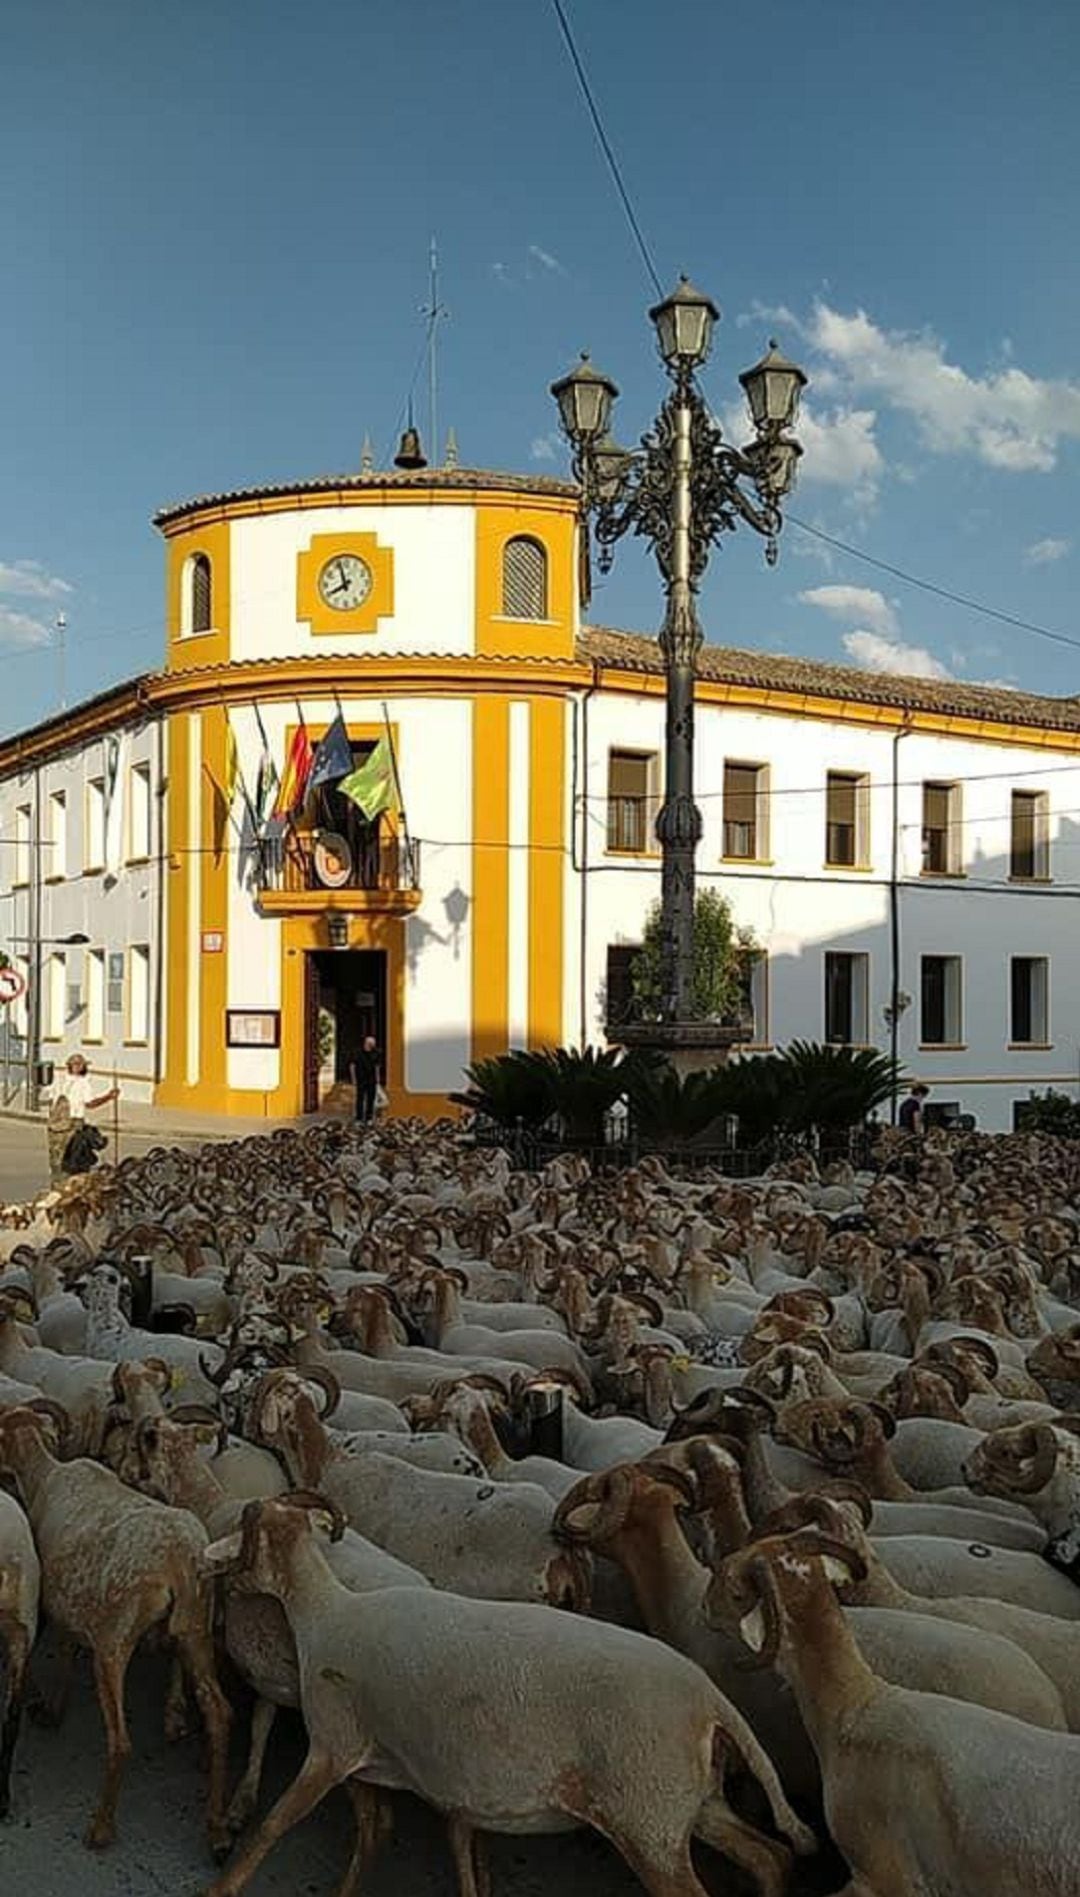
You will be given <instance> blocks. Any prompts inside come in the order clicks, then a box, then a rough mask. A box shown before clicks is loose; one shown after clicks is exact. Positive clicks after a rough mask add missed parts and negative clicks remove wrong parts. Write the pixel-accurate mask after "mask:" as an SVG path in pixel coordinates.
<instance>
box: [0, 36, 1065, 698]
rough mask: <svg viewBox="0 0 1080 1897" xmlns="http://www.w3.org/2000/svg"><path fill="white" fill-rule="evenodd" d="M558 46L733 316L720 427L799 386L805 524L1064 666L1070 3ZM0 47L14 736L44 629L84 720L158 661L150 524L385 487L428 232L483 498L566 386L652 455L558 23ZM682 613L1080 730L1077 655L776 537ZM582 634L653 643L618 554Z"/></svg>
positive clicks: (537, 462) (722, 375)
mask: <svg viewBox="0 0 1080 1897" xmlns="http://www.w3.org/2000/svg"><path fill="white" fill-rule="evenodd" d="M567 8H568V12H569V15H570V18H571V20H572V23H573V25H574V29H575V31H576V34H577V37H578V42H579V46H580V49H581V52H582V55H583V57H584V59H585V61H586V64H587V66H588V68H589V71H590V74H591V77H592V81H593V85H594V88H595V91H596V94H597V97H598V100H599V103H600V107H601V110H602V112H603V115H604V118H605V122H606V125H607V129H608V132H609V135H610V137H611V138H612V140H613V142H614V144H615V146H616V149H617V151H618V153H619V155H620V158H621V161H622V166H623V170H624V173H625V176H626V179H627V183H628V186H629V189H630V191H631V194H632V196H633V198H634V202H635V205H636V208H637V211H638V215H639V218H640V220H641V223H642V226H643V228H644V230H645V233H646V236H647V239H648V241H649V244H650V246H651V248H652V250H653V252H654V254H655V257H656V260H657V265H658V268H659V271H660V274H661V277H662V278H663V279H664V282H665V284H667V283H668V282H670V281H674V278H675V276H676V274H677V272H678V271H679V270H680V269H685V270H687V271H688V272H689V274H690V275H691V276H692V277H693V278H694V280H695V281H696V282H697V283H699V284H700V285H701V286H702V287H703V288H705V289H708V290H709V291H710V293H711V294H712V295H713V296H714V297H715V298H716V300H717V301H718V302H719V303H720V305H721V306H722V309H723V312H724V320H723V323H722V324H721V326H720V329H719V331H718V334H717V338H716V345H715V348H714V353H713V358H712V361H711V363H710V366H709V368H708V370H707V372H706V388H707V392H708V395H709V397H710V400H711V401H712V403H713V406H714V407H715V409H716V411H717V412H718V414H720V416H721V417H724V418H726V417H727V416H729V415H732V416H733V417H737V414H738V407H739V390H738V385H737V382H736V379H735V378H736V376H737V374H738V372H739V370H741V369H743V368H745V367H746V366H747V365H748V363H750V362H752V361H753V360H754V359H755V358H756V357H757V356H758V354H759V353H760V351H761V348H762V346H763V344H764V342H765V340H766V338H767V336H768V335H769V334H770V333H774V332H775V333H777V334H778V335H779V336H780V339H781V341H782V343H783V345H784V346H785V347H786V348H787V349H788V351H789V352H790V353H791V354H793V355H795V356H796V357H797V358H798V359H799V360H800V361H802V362H803V363H804V365H805V366H806V368H807V369H808V370H809V372H810V374H811V377H812V387H811V390H810V393H809V395H808V398H807V408H806V426H805V428H804V430H803V439H804V442H805V445H806V450H807V452H806V456H805V459H804V463H803V473H802V475H801V478H800V485H799V489H798V492H797V494H796V496H795V497H794V499H793V502H792V510H793V512H795V513H797V514H798V515H799V517H800V518H801V519H804V520H806V521H809V522H811V523H814V524H816V525H818V526H819V527H820V528H822V529H824V530H825V531H827V532H829V533H832V534H835V535H837V536H838V537H840V538H841V539H843V540H846V541H850V542H851V543H852V544H854V545H857V546H859V547H862V548H864V549H865V550H867V551H869V552H872V553H875V554H877V555H879V556H880V557H882V558H884V559H886V560H889V561H892V562H893V563H895V564H897V565H899V566H901V567H905V568H908V569H909V570H912V571H914V572H916V573H919V574H923V575H925V576H928V577H929V578H931V579H935V580H937V581H939V582H941V583H943V584H944V585H946V586H949V587H952V588H954V589H956V590H958V591H960V592H963V593H969V594H973V595H975V596H976V597H977V598H979V599H981V600H985V601H987V602H988V603H990V604H991V605H994V606H996V607H998V608H1000V609H1002V610H1004V611H1007V612H1011V613H1014V614H1018V615H1019V616H1021V617H1023V618H1026V619H1031V620H1035V621H1038V622H1040V623H1041V624H1043V625H1046V626H1049V627H1051V628H1054V629H1057V630H1059V631H1062V632H1065V633H1068V634H1071V635H1073V636H1075V637H1078V638H1080V616H1078V615H1077V613H1076V610H1075V604H1074V602H1075V597H1076V590H1077V573H1078V570H1080V522H1078V520H1077V493H1078V469H1080V247H1078V246H1077V244H1076V242H1075V227H1076V200H1077V187H1078V185H1080V111H1078V110H1077V105H1078V99H1077V81H1076V76H1075V75H1076V72H1077V70H1078V58H1080V14H1078V13H1077V11H1076V8H1075V5H1074V4H1072V0H1035V4H1033V5H1029V6H1027V7H1025V8H1020V7H1018V6H1017V5H1016V4H1015V0H980V3H979V4H978V5H976V4H975V3H974V0H950V4H949V5H948V6H947V7H942V6H941V5H940V4H935V5H933V6H931V5H929V4H927V0H908V4H907V5H906V6H904V7H903V8H900V7H898V6H897V5H896V4H895V0H889V4H885V0H858V3H856V0H844V3H841V0H816V4H815V5H813V6H807V5H806V4H805V0H801V3H800V0H773V4H771V5H770V6H768V7H757V8H751V7H749V6H747V5H745V4H731V5H728V6H720V5H717V4H716V0H685V4H684V6H683V7H682V8H680V9H676V10H675V11H674V12H673V11H672V10H671V9H668V8H658V7H656V6H654V5H651V4H649V5H646V4H644V0H567ZM680 23H684V26H683V31H682V32H681V33H678V37H675V35H676V32H677V28H678V26H679V24H680ZM3 41H4V44H3V76H2V78H0V106H2V109H0V247H2V255H3V257H4V261H5V266H6V267H5V273H4V277H5V281H4V288H3V293H2V295H0V416H2V418H3V427H2V433H0V664H2V665H3V667H4V677H5V682H6V684H7V686H8V689H7V691H6V692H5V700H4V710H3V715H2V717H0V726H2V728H3V729H5V730H10V729H12V728H14V727H15V726H17V725H20V724H23V723H26V722H29V721H30V720H32V719H34V718H37V717H40V716H42V715H44V714H45V713H46V712H48V711H49V710H51V709H52V708H54V706H55V704H56V702H57V693H58V689H59V682H58V672H57V661H56V657H55V654H54V653H53V651H52V650H51V649H50V647H49V646H48V644H45V643H43V641H44V640H45V639H46V637H47V636H48V635H49V633H50V631H51V627H52V625H53V622H54V619H55V616H56V613H57V612H58V611H63V612H64V613H65V614H66V616H67V619H68V635H67V637H68V682H67V683H68V696H69V699H71V698H74V697H77V696H81V695H83V694H85V693H87V692H89V691H92V690H95V689H99V688H101V687H102V686H104V685H106V684H108V683H109V682H110V681H112V680H115V679H118V678H122V677H126V676H129V675H130V674H131V673H133V672H136V671H139V670H142V669H145V668H149V667H151V666H153V665H155V664H157V663H158V662H159V659H160V655H161V651H162V588H161V573H162V558H161V548H160V543H159V542H158V539H157V536H156V535H155V534H154V532H153V530H152V529H151V528H150V526H149V517H150V515H151V514H152V512H153V511H154V510H155V508H157V507H158V506H160V505H162V504H164V503H166V502H168V501H172V500H177V499H180V498H182V497H184V496H187V495H190V494H195V493H199V492H202V491H206V490H208V489H217V488H223V487H229V486H232V485H242V484H245V483H250V482H261V481H272V480H281V479H289V478H292V477H300V476H307V475H313V474H318V473H325V472H330V471H337V470H341V469H348V468H355V467H356V466H357V465H358V463H359V456H360V445H361V441H362V439H363V436H364V434H365V431H367V432H370V434H371V437H372V440H373V443H374V444H375V448H376V452H377V455H378V456H379V457H380V459H381V458H384V457H385V456H386V455H387V453H388V452H389V451H392V447H393V441H394V432H395V428H396V427H397V426H399V424H400V416H401V410H402V406H403V403H404V400H405V396H406V392H407V389H408V385H409V381H410V377H411V376H412V374H413V370H414V366H415V364H416V361H417V357H418V352H419V350H420V347H421V343H422V334H423V332H422V323H421V319H420V316H419V314H418V308H419V305H420V304H421V303H422V302H423V300H424V298H425V295H426V291H427V248H428V241H429V237H430V235H431V233H432V232H434V233H436V234H437V236H438V241H439V248H440V254H441V259H442V293H443V300H444V302H445V303H446V305H447V306H448V307H449V310H450V312H451V314H450V318H449V320H448V321H447V322H446V323H444V325H443V326H442V333H441V338H440V381H441V400H440V416H441V421H442V424H443V427H444V428H445V426H447V425H450V424H452V425H453V426H454V428H455V429H456V432H457V438H458V443H459V448H460V453H461V459H462V462H463V463H465V464H468V465H473V466H481V467H494V468H518V469H528V468H534V469H536V470H537V471H539V472H543V473H555V472H562V471H563V469H564V466H565V461H564V456H563V450H562V447H561V445H560V444H559V442H558V440H557V438H556V435H555V430H554V414H553V409H552V405H551V402H550V399H549V397H548V394H547V385H548V383H549V382H550V380H551V379H552V377H553V376H555V375H557V374H559V373H561V372H562V371H563V370H564V369H565V368H566V367H567V366H568V365H569V363H570V362H571V361H572V360H573V358H574V356H575V355H576V353H577V351H578V349H580V348H581V347H583V346H585V347H588V348H590V349H591V350H592V353H593V356H594V358H595V359H596V360H597V361H598V362H599V363H600V364H601V365H602V366H603V367H604V368H606V369H607V370H608V371H609V372H610V373H611V374H612V375H613V376H614V377H615V379H616V381H617V382H618V383H619V384H620V386H621V388H622V391H623V395H622V399H621V401H620V404H619V408H618V411H617V418H616V427H617V431H618V432H619V433H620V435H621V437H622V438H624V439H628V440H629V439H633V438H635V437H636V435H637V434H638V433H639V432H640V430H641V429H642V428H643V427H644V426H646V425H647V423H648V421H649V419H650V417H651V415H652V413H653V410H654V408H655V406H656V404H657V402H658V400H659V399H660V396H661V393H662V377H661V374H660V372H659V368H658V365H657V362H656V359H655V355H654V352H653V347H652V332H651V329H650V327H649V325H648V322H647V319H646V317H645V310H646V307H647V305H648V304H649V303H650V302H651V301H652V300H653V297H652V292H651V286H650V284H649V282H648V279H647V277H646V274H645V271H644V267H643V264H642V261H641V258H640V256H639V254H638V252H637V251H636V249H635V247H634V244H633V241H632V239H631V236H630V233H629V231H628V229H627V227H626V224H625V222H624V219H623V216H622V213H621V210H620V207H619V204H618V202H617V200H616V197H615V195H614V191H613V189H612V186H611V183H610V180H609V178H608V176H607V174H606V172H605V170H604V168H603V164H602V160H601V158H600V156H599V153H598V151H597V149H596V145H595V142H594V137H593V133H592V129H591V127H590V125H589V123H588V120H587V118H586V114H585V110H584V106H583V103H582V100H581V98H580V95H579V93H578V91H577V89H576V85H575V81H574V78H573V74H572V72H571V70H570V67H569V64H568V61H567V58H566V54H565V50H564V47H563V45H562V42H561V40H560V37H559V34H558V30H557V26H556V22H555V19H554V16H553V13H552V10H551V7H550V5H549V4H548V0H462V3H461V4H458V5H456V6H451V5H448V4H446V0H389V3H387V0H381V3H380V4H375V3H374V0H307V4H305V5H304V6H303V7H297V6H296V5H295V4H288V5H286V4H282V3H281V0H246V3H245V4H243V5H239V4H233V5H231V6H222V5H221V4H220V0H187V3H186V4H185V6H183V7H182V8H165V7H160V6H147V5H146V4H144V0H93V3H92V4H90V5H87V4H86V0H77V3H75V4H72V3H71V0H8V4H7V6H6V7H5V9H4V33H3ZM425 401H426V397H425V392H424V380H423V377H422V376H421V378H420V381H419V383H418V385H417V409H418V420H419V421H420V422H421V423H422V424H423V423H424V422H425V419H426V417H425ZM702 606H703V618H704V620H705V624H706V627H707V632H708V636H709V637H710V638H712V639H716V640H720V641H724V642H729V643H736V644H747V645H761V646H765V647H770V648H772V649H776V650H784V651H789V652H794V653H799V654H804V655H811V656H818V657H821V658H832V659H840V660H843V659H851V658H855V659H857V660H858V661H859V662H861V663H866V664H870V665H877V666H879V667H882V666H885V667H888V666H890V665H893V666H895V665H897V664H899V665H900V667H901V669H910V668H911V666H912V665H915V666H916V667H917V668H918V669H922V670H925V669H927V668H928V667H940V668H943V670H945V671H947V672H949V673H953V674H955V675H956V676H958V677H964V678H972V679H995V680H1007V681H1015V682H1016V683H1017V684H1020V685H1022V686H1025V687H1029V688H1031V689H1036V690H1043V691H1048V692H1056V693H1065V692H1071V691H1077V690H1080V663H1078V661H1080V653H1073V652H1071V651H1069V650H1068V649H1066V648H1063V647H1060V646H1054V645H1052V644H1049V643H1047V642H1044V641H1041V640H1038V639H1033V638H1031V637H1029V636H1027V635H1025V634H1021V633H1019V632H1013V631H1010V630H1009V629H1008V628H1006V627H1004V626H1001V625H998V624H995V623H994V622H993V621H988V620H984V619H981V618H978V617H976V616H974V615H972V614H970V613H968V612H965V611H963V610H961V609H960V608H958V607H955V606H951V605H948V604H946V603H945V602H943V601H938V600H934V599H932V598H930V597H929V596H927V595H924V594H920V593H918V592H914V591H912V590H911V589H909V588H907V587H905V586H902V585H900V584H899V583H895V582H892V581H889V580H888V579H886V578H885V577H884V576H882V575H880V574H877V573H875V572H874V571H873V570H872V569H870V568H868V567H865V566H864V565H862V564H861V563H860V562H858V561H856V560H854V559H851V558H849V557H847V556H844V555H832V554H829V553H828V551H827V550H826V549H824V548H823V547H822V546H821V545H820V543H815V542H813V541H810V540H807V539H806V537H805V536H803V535H801V534H799V533H798V532H797V531H796V530H795V529H794V528H789V529H788V530H787V531H786V532H785V535H784V545H783V551H782V559H781V564H780V566H779V567H778V568H777V569H776V570H775V571H774V572H771V573H770V572H769V571H768V570H767V569H766V567H765V565H764V562H763V560H762V550H761V546H760V543H759V542H758V541H757V538H756V536H754V535H753V534H752V533H750V532H740V533H738V534H736V535H734V536H731V537H730V538H729V539H728V540H727V541H726V542H725V544H724V546H723V548H722V549H721V550H720V551H719V552H717V553H716V554H714V557H713V563H712V567H711V569H710V573H709V576H708V580H707V582H706V586H705V589H704V592H703V602H702ZM592 616H593V618H594V619H595V620H596V621H597V622H600V623H606V624H611V625H617V626H623V627H627V628H630V629H641V630H646V631H649V630H652V629H653V628H654V627H655V626H656V624H657V623H658V619H659V594H658V587H657V582H656V577H655V572H654V569H653V568H652V567H651V566H650V564H649V561H648V558H647V556H646V554H645V552H644V551H643V550H642V549H641V548H640V547H633V546H624V547H623V548H622V549H620V551H619V554H618V556H617V563H616V568H615V571H614V573H613V574H612V575H611V577H610V578H609V579H608V580H607V581H606V582H604V583H603V584H602V585H601V586H599V587H598V588H597V592H596V597H595V599H594V604H593V610H592ZM912 655H914V657H913V656H912Z"/></svg>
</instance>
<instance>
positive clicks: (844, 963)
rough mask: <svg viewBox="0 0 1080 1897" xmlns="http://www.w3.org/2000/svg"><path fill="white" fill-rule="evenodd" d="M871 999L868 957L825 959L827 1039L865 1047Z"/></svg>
mask: <svg viewBox="0 0 1080 1897" xmlns="http://www.w3.org/2000/svg"><path fill="white" fill-rule="evenodd" d="M869 999H870V957H869V955H841V954H838V953H837V954H834V953H833V952H832V951H831V950H830V951H829V952H828V953H827V954H826V956H825V1039H826V1040H827V1041H839V1042H841V1043H842V1044H843V1045H845V1046H852V1045H858V1046H862V1045H865V1043H866V1041H867V1039H868V1023H869V1014H870V1008H869Z"/></svg>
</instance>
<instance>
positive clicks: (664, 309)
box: [649, 277, 720, 369]
mask: <svg viewBox="0 0 1080 1897" xmlns="http://www.w3.org/2000/svg"><path fill="white" fill-rule="evenodd" d="M649 315H650V317H651V318H652V321H653V322H654V323H655V325H656V335H657V340H658V342H659V344H660V354H661V355H662V357H663V358H664V361H665V362H666V363H667V365H668V367H669V368H672V369H674V368H677V367H682V368H685V369H697V368H700V366H701V364H702V363H703V362H704V361H705V358H706V356H707V355H708V353H709V347H710V344H711V342H712V330H713V324H714V323H715V322H716V321H717V320H718V318H719V315H720V311H719V310H718V309H717V307H716V304H715V303H714V302H713V300H712V298H711V297H708V296H704V295H703V294H702V292H701V291H700V290H695V288H694V286H693V284H692V283H691V282H690V281H689V280H688V279H687V278H686V277H680V278H679V281H678V283H677V284H676V286H675V288H674V290H673V291H672V293H671V295H670V296H668V297H665V298H664V301H663V302H662V303H657V304H656V305H655V306H654V308H653V309H651V310H650V311H649Z"/></svg>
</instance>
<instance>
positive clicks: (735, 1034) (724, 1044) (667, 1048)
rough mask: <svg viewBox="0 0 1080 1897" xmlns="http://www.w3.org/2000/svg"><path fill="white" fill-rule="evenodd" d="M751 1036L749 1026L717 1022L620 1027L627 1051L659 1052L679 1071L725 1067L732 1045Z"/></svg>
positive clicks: (696, 1071) (741, 1043)
mask: <svg viewBox="0 0 1080 1897" xmlns="http://www.w3.org/2000/svg"><path fill="white" fill-rule="evenodd" d="M750 1037H751V1029H750V1028H746V1027H724V1026H722V1025H721V1023H720V1022H719V1021H635V1022H632V1023H628V1024H627V1025H626V1026H625V1027H622V1028H620V1029H619V1041H620V1043H621V1044H622V1046H623V1047H625V1048H626V1049H627V1051H628V1052H629V1051H630V1050H633V1049H637V1048H642V1049H644V1050H646V1051H647V1052H649V1053H656V1054H661V1055H662V1056H663V1058H664V1059H665V1060H666V1061H667V1062H668V1063H669V1065H670V1066H672V1067H674V1069H675V1071H676V1073H678V1074H693V1073H700V1072H702V1071H704V1070H707V1069H708V1068H710V1067H724V1066H726V1064H727V1061H728V1057H729V1055H730V1053H731V1050H732V1048H733V1047H742V1046H744V1045H745V1044H746V1042H747V1041H749V1039H750Z"/></svg>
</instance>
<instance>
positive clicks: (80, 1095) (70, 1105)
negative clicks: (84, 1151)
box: [47, 1054, 120, 1186]
mask: <svg viewBox="0 0 1080 1897" xmlns="http://www.w3.org/2000/svg"><path fill="white" fill-rule="evenodd" d="M119 1095H120V1089H119V1087H109V1088H108V1089H107V1091H106V1092H105V1093H99V1094H95V1093H94V1083H93V1081H92V1080H91V1079H90V1074H89V1070H88V1068H87V1064H86V1059H85V1057H84V1056H83V1055H82V1054H72V1055H71V1056H70V1057H69V1059H68V1062H67V1065H66V1067H65V1069H64V1072H63V1073H62V1074H61V1075H60V1078H59V1079H58V1080H55V1081H54V1082H53V1089H52V1102H51V1104H50V1106H49V1120H48V1129H47V1130H48V1140H49V1179H50V1181H51V1183H52V1184H53V1185H54V1186H59V1185H62V1184H63V1182H64V1179H65V1177H66V1173H65V1170H64V1154H65V1153H66V1151H67V1148H68V1145H69V1143H70V1141H71V1138H72V1135H73V1134H75V1133H77V1132H78V1131H79V1129H80V1128H81V1127H82V1126H83V1124H84V1123H85V1120H86V1116H87V1114H88V1113H90V1112H92V1111H93V1109H94V1108H95V1107H104V1106H107V1105H108V1103H109V1101H110V1100H116V1099H118V1098H119Z"/></svg>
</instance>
